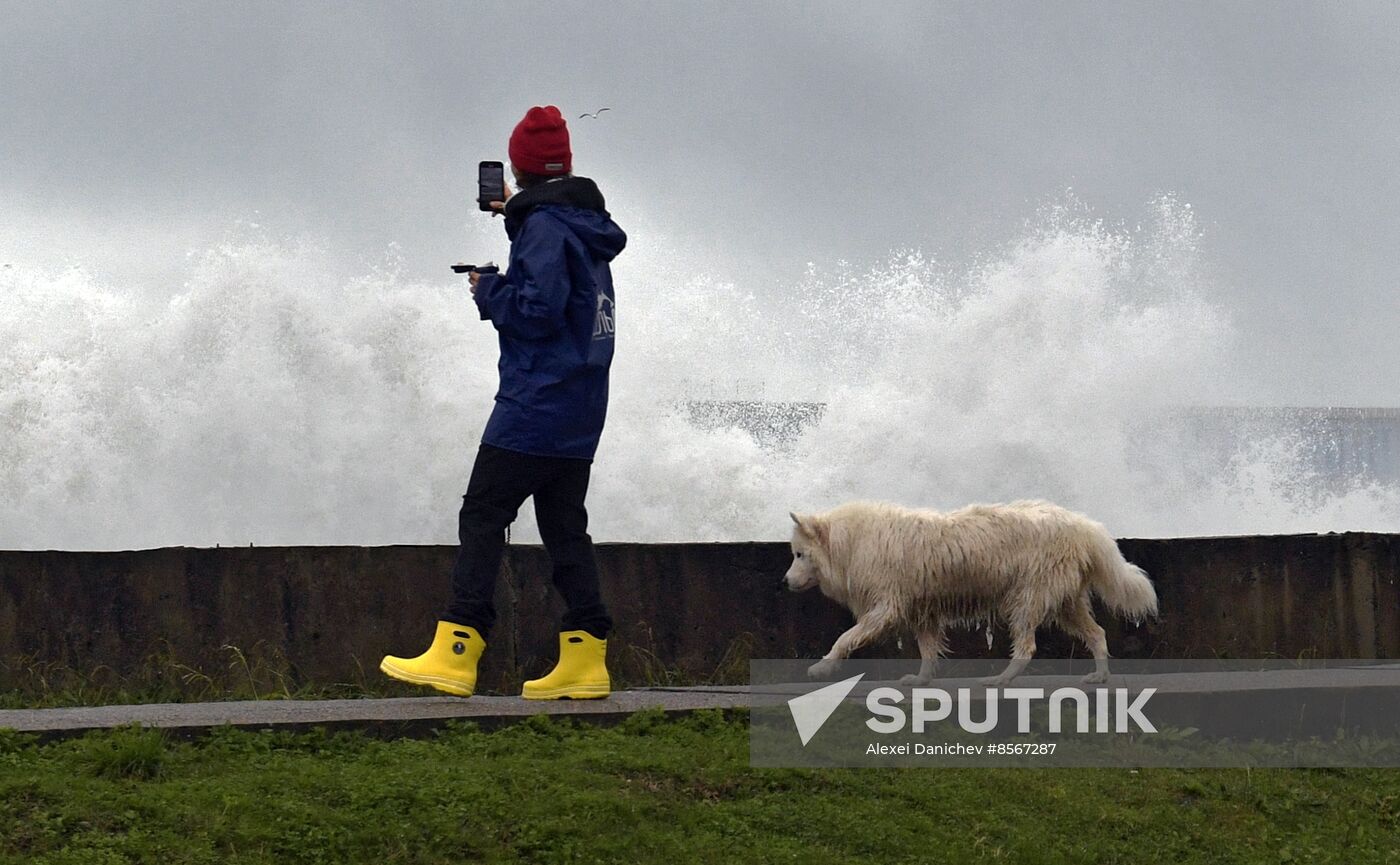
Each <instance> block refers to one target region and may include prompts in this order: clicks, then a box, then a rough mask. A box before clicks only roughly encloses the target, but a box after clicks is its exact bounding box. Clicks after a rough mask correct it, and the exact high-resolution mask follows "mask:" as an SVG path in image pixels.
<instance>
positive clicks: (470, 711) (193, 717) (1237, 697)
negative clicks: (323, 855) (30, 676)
mask: <svg viewBox="0 0 1400 865" xmlns="http://www.w3.org/2000/svg"><path fill="white" fill-rule="evenodd" d="M1077 683H1078V679H1077V677H1065V676H1033V677H1031V676H1028V677H1024V678H1022V679H1019V680H1017V685H1019V686H1022V687H1041V688H1046V689H1047V690H1048V689H1053V688H1056V687H1062V686H1070V685H1075V684H1077ZM886 684H892V683H888V682H876V681H870V680H866V681H863V682H861V683H860V684H859V686H857V687H856V688H854V689H853V690H852V691H851V693H850V696H849V697H848V699H853V700H859V699H863V698H864V695H865V694H866V693H868V692H869V690H870V689H871V688H873V687H878V686H880V685H886ZM936 686H937V687H941V688H945V689H948V690H949V691H952V692H954V693H956V689H958V688H963V687H966V688H969V689H970V691H971V693H972V695H973V696H974V699H977V698H980V696H981V695H982V694H983V693H984V686H982V685H981V684H980V683H979V682H978V681H977V680H975V679H941V680H939V681H938V682H937V683H936ZM813 687H814V686H813V685H812V684H808V683H785V684H772V685H762V686H755V687H750V686H747V685H728V686H708V687H695V688H642V689H636V690H629V691H618V692H616V693H614V694H613V695H612V696H610V697H608V698H607V699H603V700H576V701H571V700H551V701H530V700H522V699H521V698H519V697H495V696H487V695H478V696H475V697H472V698H470V699H461V698H458V697H449V696H436V697H404V698H395V699H381V700H256V701H239V702H223V703H158V704H144V705H134V706H99V707H82V708H71V709H14V710H0V728H7V727H8V728H11V729H15V730H19V731H21V732H27V733H38V734H40V735H42V736H44V737H45V738H57V737H64V736H73V735H80V734H82V733H85V732H87V731H90V730H103V729H110V728H113V727H120V726H124V725H128V724H141V725H143V726H149V727H160V728H164V729H167V730H170V731H171V732H174V733H180V734H186V735H197V734H198V733H201V732H205V731H208V730H209V729H211V728H215V727H221V726H225V725H229V726H233V727H239V728H243V729H255V730H261V729H279V730H307V729H311V728H316V727H323V728H326V729H355V730H363V731H366V732H369V733H376V734H380V735H385V736H402V735H421V734H423V733H426V732H428V731H430V730H432V729H435V728H437V727H441V726H442V725H443V724H444V723H445V722H447V721H451V720H466V721H473V722H476V723H477V724H479V725H481V726H482V727H487V728H490V727H498V726H501V725H504V724H509V723H513V722H515V721H519V720H521V719H523V718H528V717H530V716H533V715H541V714H545V715H568V716H571V717H574V718H577V719H579V720H581V721H588V722H594V723H604V724H606V723H612V722H616V721H619V720H621V719H623V718H625V717H627V716H628V715H631V714H633V713H634V712H638V711H641V710H643V709H660V710H661V711H663V712H666V713H668V714H683V713H687V712H693V711H695V710H697V709H733V708H747V707H750V706H755V705H772V704H775V703H781V702H785V701H786V700H788V699H790V698H792V697H794V696H798V695H800V694H803V693H807V692H809V691H811V690H812V689H813ZM1109 687H1113V688H1127V689H1128V690H1129V691H1130V692H1136V691H1138V690H1140V689H1141V688H1144V687H1153V688H1156V689H1157V691H1158V696H1156V697H1154V700H1156V701H1157V704H1158V705H1160V704H1162V703H1163V701H1167V703H1168V705H1170V703H1171V701H1173V700H1175V701H1178V702H1179V703H1180V704H1182V705H1191V706H1195V705H1201V704H1200V698H1201V697H1218V698H1222V700H1223V701H1230V700H1233V701H1235V702H1234V703H1233V704H1232V705H1235V706H1239V707H1258V706H1261V705H1265V704H1264V703H1260V702H1259V700H1261V699H1269V698H1271V697H1272V698H1281V699H1284V700H1288V699H1304V698H1305V699H1306V700H1307V701H1308V702H1309V703H1310V704H1311V705H1313V706H1314V709H1313V711H1317V710H1318V709H1321V708H1322V707H1323V705H1324V704H1327V703H1333V702H1335V703H1336V704H1337V709H1336V711H1338V712H1340V713H1342V716H1343V717H1344V716H1345V715H1346V714H1347V713H1350V714H1352V715H1355V713H1356V712H1357V711H1358V710H1359V708H1360V705H1361V704H1358V703H1357V702H1356V700H1357V698H1359V697H1366V698H1368V699H1369V700H1371V704H1370V705H1371V707H1372V708H1371V711H1372V712H1373V713H1374V712H1376V711H1377V710H1381V714H1382V715H1383V716H1384V718H1385V719H1388V723H1389V724H1390V725H1392V726H1393V725H1395V724H1396V723H1397V721H1396V719H1397V718H1400V664H1387V665H1384V666H1370V667H1363V668H1357V669H1332V670H1325V671H1323V670H1275V671H1272V672H1266V673H1192V674H1159V675H1133V674H1128V675H1115V676H1114V679H1113V681H1112V682H1111V683H1110V685H1109ZM1377 699H1379V700H1381V701H1382V702H1381V703H1379V704H1377V703H1375V700H1377ZM1348 703H1350V707H1348ZM1211 705H1219V706H1222V707H1223V706H1224V705H1225V703H1224V702H1218V703H1214V704H1211ZM1246 711H1248V709H1246ZM1324 714H1327V713H1324ZM1378 720H1381V719H1378ZM1327 723H1332V722H1331V721H1328V722H1327Z"/></svg>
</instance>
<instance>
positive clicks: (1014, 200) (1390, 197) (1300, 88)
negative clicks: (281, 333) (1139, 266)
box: [0, 0, 1400, 404]
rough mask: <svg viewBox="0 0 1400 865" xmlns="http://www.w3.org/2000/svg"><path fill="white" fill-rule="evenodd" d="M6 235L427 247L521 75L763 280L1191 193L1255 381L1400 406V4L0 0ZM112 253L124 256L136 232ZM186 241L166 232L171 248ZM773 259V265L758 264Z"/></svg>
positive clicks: (1137, 209) (607, 173) (95, 263)
mask: <svg viewBox="0 0 1400 865" xmlns="http://www.w3.org/2000/svg"><path fill="white" fill-rule="evenodd" d="M0 22H3V23H0V160H3V162H0V205H3V208H4V211H5V213H6V215H7V216H8V218H5V217H0V220H3V222H0V225H4V226H5V227H6V230H5V235H6V236H5V237H4V238H0V255H5V254H10V255H18V254H20V253H19V251H17V248H18V246H19V245H23V246H24V247H26V249H25V251H24V253H25V254H27V255H31V256H35V255H37V256H44V255H47V256H49V257H50V258H52V259H53V260H61V259H62V257H63V256H65V255H69V254H77V255H79V256H80V257H81V258H82V259H83V260H84V261H85V262H86V263H87V264H88V266H89V267H93V268H95V269H98V270H101V269H102V266H103V261H104V259H110V264H111V267H112V268H113V270H114V272H116V271H118V270H120V268H121V267H129V266H130V263H131V261H137V260H139V261H141V262H145V263H146V264H148V265H150V266H151V267H153V268H154V269H156V270H159V266H160V263H161V262H165V261H169V262H178V261H179V260H180V259H181V257H182V256H183V253H184V250H185V248H186V247H187V246H188V245H189V244H191V243H201V242H203V243H207V242H212V240H214V239H217V238H218V236H219V233H220V232H221V231H223V230H224V229H225V228H226V227H227V226H228V225H229V224H230V223H231V222H232V221H233V220H236V219H241V218H242V219H247V218H253V215H254V213H256V214H257V218H258V219H259V220H260V221H262V222H263V223H264V224H267V225H269V226H271V227H272V228H273V229H274V230H276V231H279V232H282V231H285V232H306V233H309V234H312V235H314V236H317V237H321V238H324V239H326V241H327V242H329V243H331V244H332V245H334V246H335V247H336V248H341V249H345V250H354V251H356V253H357V254H363V255H364V257H365V258H367V259H373V258H375V257H376V256H377V255H379V254H381V253H382V251H383V250H384V249H385V247H386V246H387V245H388V244H389V243H391V242H392V243H398V244H400V245H401V248H402V250H403V254H404V257H405V267H406V269H407V270H408V271H409V272H410V273H411V274H415V275H417V274H421V275H422V276H423V277H424V278H432V279H435V280H436V279H442V278H444V277H443V265H444V264H445V263H446V262H448V261H455V260H458V259H459V258H461V257H463V256H464V255H466V254H469V251H464V249H463V245H464V230H463V228H464V225H465V224H467V221H468V220H469V219H471V218H473V217H472V215H471V214H470V212H469V210H470V207H471V205H470V203H469V202H468V201H467V200H466V199H467V198H468V196H469V195H470V194H471V192H470V190H471V189H472V184H473V182H474V172H475V163H476V161H477V160H478V159H484V158H501V159H503V158H505V142H506V138H507V136H508V135H509V132H510V129H511V127H512V126H513V124H514V123H515V121H516V120H518V119H519V117H520V116H521V114H522V113H523V112H524V110H525V109H526V108H528V107H529V106H530V105H532V104H536V103H554V104H558V105H559V106H561V107H562V108H563V109H564V110H565V112H566V115H567V116H569V117H570V118H573V117H575V116H576V115H577V114H578V113H580V112H583V111H591V110H593V109H595V108H597V107H599V106H603V105H608V106H611V107H612V108H613V111H612V112H610V113H608V114H605V115H604V117H603V119H602V120H599V121H577V120H572V119H571V127H572V128H573V131H574V150H575V155H576V168H577V170H578V171H579V172H580V173H583V174H588V175H592V176H596V177H597V178H598V179H599V180H600V182H601V183H602V184H603V187H604V190H605V192H611V193H612V202H613V209H614V211H615V212H616V213H617V217H618V221H619V222H620V223H622V224H623V226H624V227H628V224H629V223H628V214H629V208H630V209H631V210H633V211H636V212H638V213H645V215H646V220H647V221H646V223H645V224H648V225H656V226H659V227H662V228H664V229H665V230H667V231H669V232H674V233H676V234H677V235H678V236H682V237H687V238H692V239H693V240H694V242H695V243H696V244H698V245H702V246H703V247H704V248H706V249H708V250H713V251H714V253H713V254H714V255H715V256H716V268H717V269H719V270H721V271H723V272H726V273H728V274H730V275H732V276H735V277H736V278H747V279H752V280H754V281H755V282H757V283H764V282H769V281H773V280H785V279H787V280H791V279H795V278H796V277H797V275H798V274H799V273H800V271H801V269H802V267H803V266H804V264H805V262H807V261H821V262H829V261H834V260H837V259H843V258H844V259H848V260H851V261H854V262H859V263H870V262H875V261H878V260H879V259H881V258H882V257H884V256H885V255H886V254H887V252H888V251H889V250H890V249H892V248H899V247H919V248H922V249H923V250H925V251H926V252H928V253H929V254H932V255H936V256H938V257H940V258H942V259H946V260H952V261H957V260H960V259H962V258H965V257H971V256H974V255H977V254H979V253H984V252H986V251H987V250H988V249H989V248H990V247H992V246H994V245H995V244H997V243H1001V242H1005V241H1007V240H1011V239H1014V237H1015V235H1016V233H1017V231H1018V226H1020V225H1021V224H1022V223H1023V222H1024V221H1025V220H1027V219H1029V218H1030V217H1032V216H1033V215H1034V212H1035V210H1036V208H1037V207H1038V206H1039V205H1041V204H1042V203H1044V202H1046V201H1051V200H1055V199H1057V198H1058V197H1061V196H1063V194H1064V190H1065V189H1066V188H1069V187H1072V188H1073V189H1074V193H1075V195H1077V196H1078V198H1079V199H1080V200H1082V201H1083V202H1084V204H1085V205H1087V206H1088V207H1089V208H1090V209H1091V210H1092V211H1093V212H1094V213H1095V214H1096V215H1098V216H1101V217H1103V218H1104V219H1106V220H1109V221H1110V222H1112V221H1117V220H1124V221H1127V222H1129V223H1131V222H1132V221H1133V220H1135V219H1138V218H1140V217H1141V216H1142V215H1143V214H1144V213H1145V212H1146V209H1147V206H1148V203H1149V202H1150V201H1151V200H1152V199H1153V197H1154V196H1156V195H1157V194H1160V193H1163V192H1174V193H1176V194H1177V195H1178V196H1179V197H1180V199H1181V200H1182V201H1186V202H1189V203H1191V205H1192V207H1193V210H1194V212H1195V213H1196V214H1197V215H1198V218H1199V219H1200V223H1201V227H1202V229H1203V230H1204V232H1205V243H1204V251H1205V254H1206V257H1207V260H1208V262H1209V264H1210V267H1211V268H1212V269H1213V270H1214V271H1215V272H1216V273H1217V274H1218V276H1219V283H1218V284H1219V285H1221V286H1223V288H1222V289H1221V291H1222V294H1221V296H1220V297H1218V298H1216V299H1217V301H1218V302H1220V303H1221V304H1223V305H1225V306H1227V307H1228V308H1229V309H1231V310H1232V311H1233V312H1234V313H1235V314H1236V316H1237V318H1238V321H1239V323H1240V329H1241V331H1242V333H1243V335H1244V338H1245V342H1246V357H1247V358H1249V359H1250V360H1251V361H1252V362H1254V363H1256V364H1258V365H1259V366H1260V367H1261V368H1263V369H1265V370H1266V372H1267V377H1268V378H1270V380H1271V382H1272V386H1271V389H1270V390H1269V391H1268V393H1266V394H1263V395H1261V397H1262V398H1264V399H1266V400H1271V401H1291V402H1312V403H1325V402H1332V403H1387V404H1400V383H1397V376H1396V374H1395V373H1396V371H1397V370H1400V350H1397V348H1396V344H1395V333H1396V332H1397V327H1400V303H1397V300H1396V293H1395V288H1396V284H1397V275H1400V242H1397V241H1398V240H1400V160H1397V158H1396V157H1397V154H1400V4H1394V3H1379V2H1378V3H1362V2H1348V3H1332V2H1329V3H1292V2H1289V3H1283V2H1231V3H1216V2H1209V3H1160V2H1151V3H1127V4H1118V3H1115V4H1105V3H1067V2H1055V3H1040V2H1033V3H1032V2H1027V3H959V4H948V3H928V2H918V3H881V4H868V5H864V4H858V3H851V2H840V3H821V4H796V3H735V4H718V3H669V2H668V3H654V2H653V3H616V2H615V3H608V4H599V3H576V4H571V3H562V4H536V3H519V2H512V3H504V2H489V3H487V2H481V3H469V2H456V3H448V2H434V3H407V2H394V3H389V2H385V3H351V2H336V3H324V4H319V3H266V4H261V3H238V2H224V3H187V2H186V3H165V4H160V3H140V2H137V3H120V4H119V3H101V2H84V3H66V2H56V0H42V2H0ZM121 259H125V262H124V263H122V262H120V261H119V260H121ZM172 266H173V265H172ZM755 289H756V290H762V285H761V284H760V285H756V286H755Z"/></svg>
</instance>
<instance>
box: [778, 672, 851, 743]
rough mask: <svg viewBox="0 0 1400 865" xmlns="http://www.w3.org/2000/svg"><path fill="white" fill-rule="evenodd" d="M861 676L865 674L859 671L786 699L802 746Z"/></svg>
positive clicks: (815, 732) (824, 721) (819, 727)
mask: <svg viewBox="0 0 1400 865" xmlns="http://www.w3.org/2000/svg"><path fill="white" fill-rule="evenodd" d="M863 678H865V674H864V673H861V674H860V675H859V676H852V677H851V678H849V679H842V680H841V681H839V682H835V683H833V684H830V685H827V686H826V687H825V688H819V689H817V690H815V691H813V692H811V693H810V694H803V695H802V696H800V697H793V698H792V699H791V700H788V701H787V704H788V711H789V712H792V722H793V723H794V724H796V725H797V735H798V736H800V737H802V747H804V748H805V747H807V743H808V742H810V741H812V737H813V736H815V735H817V731H818V730H820V729H821V728H822V725H823V724H825V723H826V722H827V719H828V718H830V717H831V715H832V713H833V712H835V711H836V707H837V706H840V705H841V702H842V701H843V700H845V699H846V697H848V696H849V695H850V693H851V691H852V690H854V689H855V687H856V683H857V682H859V681H860V680H861V679H863Z"/></svg>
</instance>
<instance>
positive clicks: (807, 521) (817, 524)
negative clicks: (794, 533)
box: [788, 511, 826, 545]
mask: <svg viewBox="0 0 1400 865" xmlns="http://www.w3.org/2000/svg"><path fill="white" fill-rule="evenodd" d="M788 516H790V517H792V521H793V522H794V523H797V530H798V531H799V532H801V533H802V534H804V535H806V536H807V537H808V538H811V539H812V540H814V541H816V542H817V543H819V544H822V545H825V544H826V520H823V519H822V518H821V517H819V516H815V515H812V516H805V517H804V516H800V515H798V514H794V513H792V512H791V511H789V512H788Z"/></svg>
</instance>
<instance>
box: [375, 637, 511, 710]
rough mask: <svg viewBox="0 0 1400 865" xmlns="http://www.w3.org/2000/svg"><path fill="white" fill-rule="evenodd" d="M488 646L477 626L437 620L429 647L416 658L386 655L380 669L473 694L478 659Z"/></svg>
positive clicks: (401, 678)
mask: <svg viewBox="0 0 1400 865" xmlns="http://www.w3.org/2000/svg"><path fill="white" fill-rule="evenodd" d="M485 650H486V641H485V640H483V639H481V634H479V633H477V631H476V628H469V627H467V626H465V625H454V624H453V623H452V622H438V623H437V633H436V634H434V635H433V644H432V645H431V646H429V647H428V651H426V652H424V653H423V654H421V655H419V656H418V657H416V658H395V657H394V656H393V655H386V656H385V657H384V660H382V661H380V662H379V669H380V670H382V671H383V672H384V673H385V674H386V675H388V676H390V677H392V678H395V679H398V680H399V681H401V682H410V683H412V684H414V685H427V686H428V687H430V688H436V689H438V690H439V691H445V692H447V693H449V694H456V695H457V696H458V697H470V696H471V695H472V693H473V692H475V691H476V662H477V661H479V660H481V653H482V652H483V651H485Z"/></svg>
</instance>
